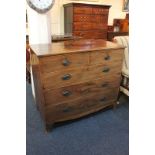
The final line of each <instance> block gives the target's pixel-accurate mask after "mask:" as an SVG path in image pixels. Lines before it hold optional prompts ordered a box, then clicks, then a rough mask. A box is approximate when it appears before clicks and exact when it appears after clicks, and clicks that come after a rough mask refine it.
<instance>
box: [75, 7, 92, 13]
mask: <svg viewBox="0 0 155 155" xmlns="http://www.w3.org/2000/svg"><path fill="white" fill-rule="evenodd" d="M73 12H74V14H92V8H91V7H87V6H75V7H74V9H73Z"/></svg>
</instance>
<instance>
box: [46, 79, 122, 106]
mask: <svg viewBox="0 0 155 155" xmlns="http://www.w3.org/2000/svg"><path fill="white" fill-rule="evenodd" d="M119 84H120V77H118V78H116V79H113V78H109V79H107V80H103V79H99V80H95V81H90V82H86V83H82V84H77V85H72V86H67V87H62V88H58V89H54V90H53V89H52V90H48V91H44V98H45V103H46V105H50V104H52V105H54V104H60V103H62V102H66V101H70V100H73V99H78V98H82V97H86V96H89V95H93V94H96V93H101V92H102V93H104V92H106V91H109V90H111V89H115V88H118V86H119Z"/></svg>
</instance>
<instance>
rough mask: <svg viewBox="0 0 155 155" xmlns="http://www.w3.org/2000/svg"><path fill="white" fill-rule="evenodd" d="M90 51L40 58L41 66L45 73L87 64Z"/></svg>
mask: <svg viewBox="0 0 155 155" xmlns="http://www.w3.org/2000/svg"><path fill="white" fill-rule="evenodd" d="M88 62H89V53H82V55H81V54H80V53H76V54H62V55H57V56H50V57H42V58H40V67H41V70H42V72H43V73H47V72H54V71H58V70H60V69H63V70H64V69H70V68H72V67H81V66H87V65H88Z"/></svg>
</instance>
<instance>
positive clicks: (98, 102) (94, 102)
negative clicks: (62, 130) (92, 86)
mask: <svg viewBox="0 0 155 155" xmlns="http://www.w3.org/2000/svg"><path fill="white" fill-rule="evenodd" d="M117 93H118V89H114V90H113V91H111V92H107V93H100V94H96V95H94V96H90V97H85V98H81V99H77V100H74V101H71V102H66V103H63V104H60V105H52V106H47V107H46V108H45V116H46V123H53V122H60V121H65V120H70V119H75V118H79V117H82V116H84V115H87V114H89V113H93V112H96V111H98V110H100V109H102V108H104V107H106V106H108V105H110V104H111V105H112V104H113V103H114V102H115V101H116V98H117Z"/></svg>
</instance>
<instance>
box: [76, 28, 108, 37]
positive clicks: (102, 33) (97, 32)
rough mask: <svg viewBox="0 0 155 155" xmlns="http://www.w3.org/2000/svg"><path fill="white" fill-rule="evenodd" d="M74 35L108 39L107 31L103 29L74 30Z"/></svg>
mask: <svg viewBox="0 0 155 155" xmlns="http://www.w3.org/2000/svg"><path fill="white" fill-rule="evenodd" d="M73 34H74V36H79V37H82V38H87V39H106V38H107V32H106V31H104V30H103V31H102V30H91V31H74V33H73Z"/></svg>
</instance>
